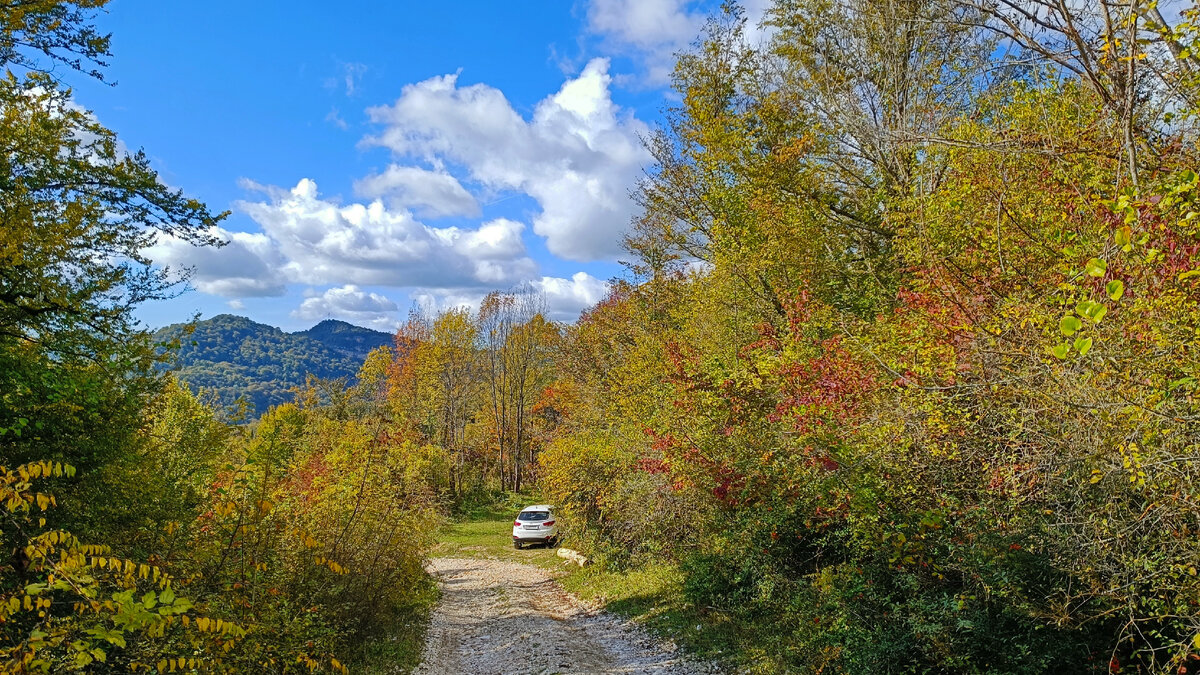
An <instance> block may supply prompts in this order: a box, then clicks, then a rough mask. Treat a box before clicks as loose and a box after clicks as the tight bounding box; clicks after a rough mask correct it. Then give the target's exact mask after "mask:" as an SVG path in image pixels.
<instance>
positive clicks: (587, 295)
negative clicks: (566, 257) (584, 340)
mask: <svg viewBox="0 0 1200 675" xmlns="http://www.w3.org/2000/svg"><path fill="white" fill-rule="evenodd" d="M532 285H533V287H534V288H536V289H537V290H539V291H541V293H542V295H543V296H545V298H546V312H547V314H548V315H549V318H551V319H553V320H555V321H574V320H575V319H578V318H579V314H580V313H581V312H582V311H583V310H585V309H587V308H589V307H591V306H592V305H594V304H596V303H597V302H600V301H601V300H603V299H604V296H606V295H608V288H609V287H608V282H606V281H602V280H600V279H597V278H596V277H594V276H592V275H590V274H587V273H586V272H576V273H575V274H574V275H572V276H571V278H570V279H563V278H561V277H542V278H541V279H538V280H537V281H534V282H533V283H532Z"/></svg>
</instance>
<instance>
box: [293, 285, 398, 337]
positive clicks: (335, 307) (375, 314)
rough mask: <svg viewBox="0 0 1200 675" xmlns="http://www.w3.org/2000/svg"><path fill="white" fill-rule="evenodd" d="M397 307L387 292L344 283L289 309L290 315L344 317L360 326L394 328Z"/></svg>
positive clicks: (383, 328) (316, 319)
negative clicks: (385, 293) (386, 294)
mask: <svg viewBox="0 0 1200 675" xmlns="http://www.w3.org/2000/svg"><path fill="white" fill-rule="evenodd" d="M397 309H398V307H397V306H396V303H394V302H392V301H391V300H389V299H388V298H387V297H386V296H383V295H380V294H378V293H371V292H368V291H363V290H362V289H360V288H359V287H358V286H355V285H354V284H347V285H345V286H340V287H337V288H330V289H328V290H326V291H325V292H324V293H322V294H320V295H315V296H312V297H309V298H306V299H305V300H304V302H302V303H300V307H298V308H297V309H296V310H295V311H293V312H292V316H293V317H295V318H297V319H308V320H314V321H319V320H322V319H329V318H335V319H343V320H345V321H349V322H350V323H353V324H356V325H359V326H369V327H372V328H376V329H380V330H389V331H391V330H395V328H396V325H397V323H398V321H397V319H396V316H395V312H396V310H397Z"/></svg>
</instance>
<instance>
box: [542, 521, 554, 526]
mask: <svg viewBox="0 0 1200 675" xmlns="http://www.w3.org/2000/svg"><path fill="white" fill-rule="evenodd" d="M542 524H543V525H545V526H546V527H550V526H551V525H553V524H554V521H553V520H547V521H546V522H544V523H542Z"/></svg>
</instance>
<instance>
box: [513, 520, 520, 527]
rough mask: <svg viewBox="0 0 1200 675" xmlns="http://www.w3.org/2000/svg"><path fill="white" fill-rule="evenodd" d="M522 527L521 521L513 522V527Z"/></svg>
mask: <svg viewBox="0 0 1200 675" xmlns="http://www.w3.org/2000/svg"><path fill="white" fill-rule="evenodd" d="M520 526H521V521H519V520H514V521H513V527H520Z"/></svg>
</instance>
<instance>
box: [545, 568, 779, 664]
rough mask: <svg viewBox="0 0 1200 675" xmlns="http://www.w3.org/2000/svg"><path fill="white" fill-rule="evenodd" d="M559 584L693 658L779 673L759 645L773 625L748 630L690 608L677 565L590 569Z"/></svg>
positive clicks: (702, 609) (717, 613)
mask: <svg viewBox="0 0 1200 675" xmlns="http://www.w3.org/2000/svg"><path fill="white" fill-rule="evenodd" d="M572 569H578V568H572ZM560 583H561V584H562V585H563V587H564V588H566V589H567V590H568V591H570V592H571V593H573V594H575V595H576V596H577V597H579V598H580V599H582V600H585V601H587V602H594V603H599V604H601V605H603V606H604V608H605V609H606V610H608V611H610V612H612V613H614V614H619V615H621V616H625V617H629V618H631V619H633V620H634V621H637V622H638V623H640V624H642V625H644V626H646V628H647V629H649V630H650V632H652V633H654V634H656V635H658V636H659V637H663V638H668V639H671V640H674V641H675V642H676V643H678V644H680V645H682V646H683V647H684V648H685V649H687V651H689V652H690V653H692V654H695V655H697V656H700V657H702V658H705V659H709V660H712V661H717V662H720V663H723V664H725V665H727V666H730V667H733V668H734V669H736V670H737V671H738V672H752V673H773V672H780V671H779V670H778V667H777V666H776V665H775V664H773V663H772V659H771V657H770V656H769V655H768V654H766V653H765V651H764V650H762V649H761V648H758V647H756V646H755V645H762V644H767V642H765V641H764V638H765V635H762V634H763V633H767V632H770V626H767V627H762V626H747V625H745V624H744V623H743V622H741V621H738V620H735V619H734V617H732V616H730V615H729V614H728V613H726V612H721V611H717V610H714V609H711V608H705V607H696V606H694V605H693V604H691V603H689V602H688V601H687V600H686V599H685V598H684V594H683V573H682V572H681V571H680V569H679V567H678V566H677V565H675V564H674V563H649V564H646V565H644V566H642V567H639V568H636V569H633V570H630V571H627V572H610V571H606V570H603V569H601V568H599V567H587V568H584V569H583V570H579V571H576V572H573V573H571V574H570V575H569V576H566V577H564V578H562V579H561V580H560Z"/></svg>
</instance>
